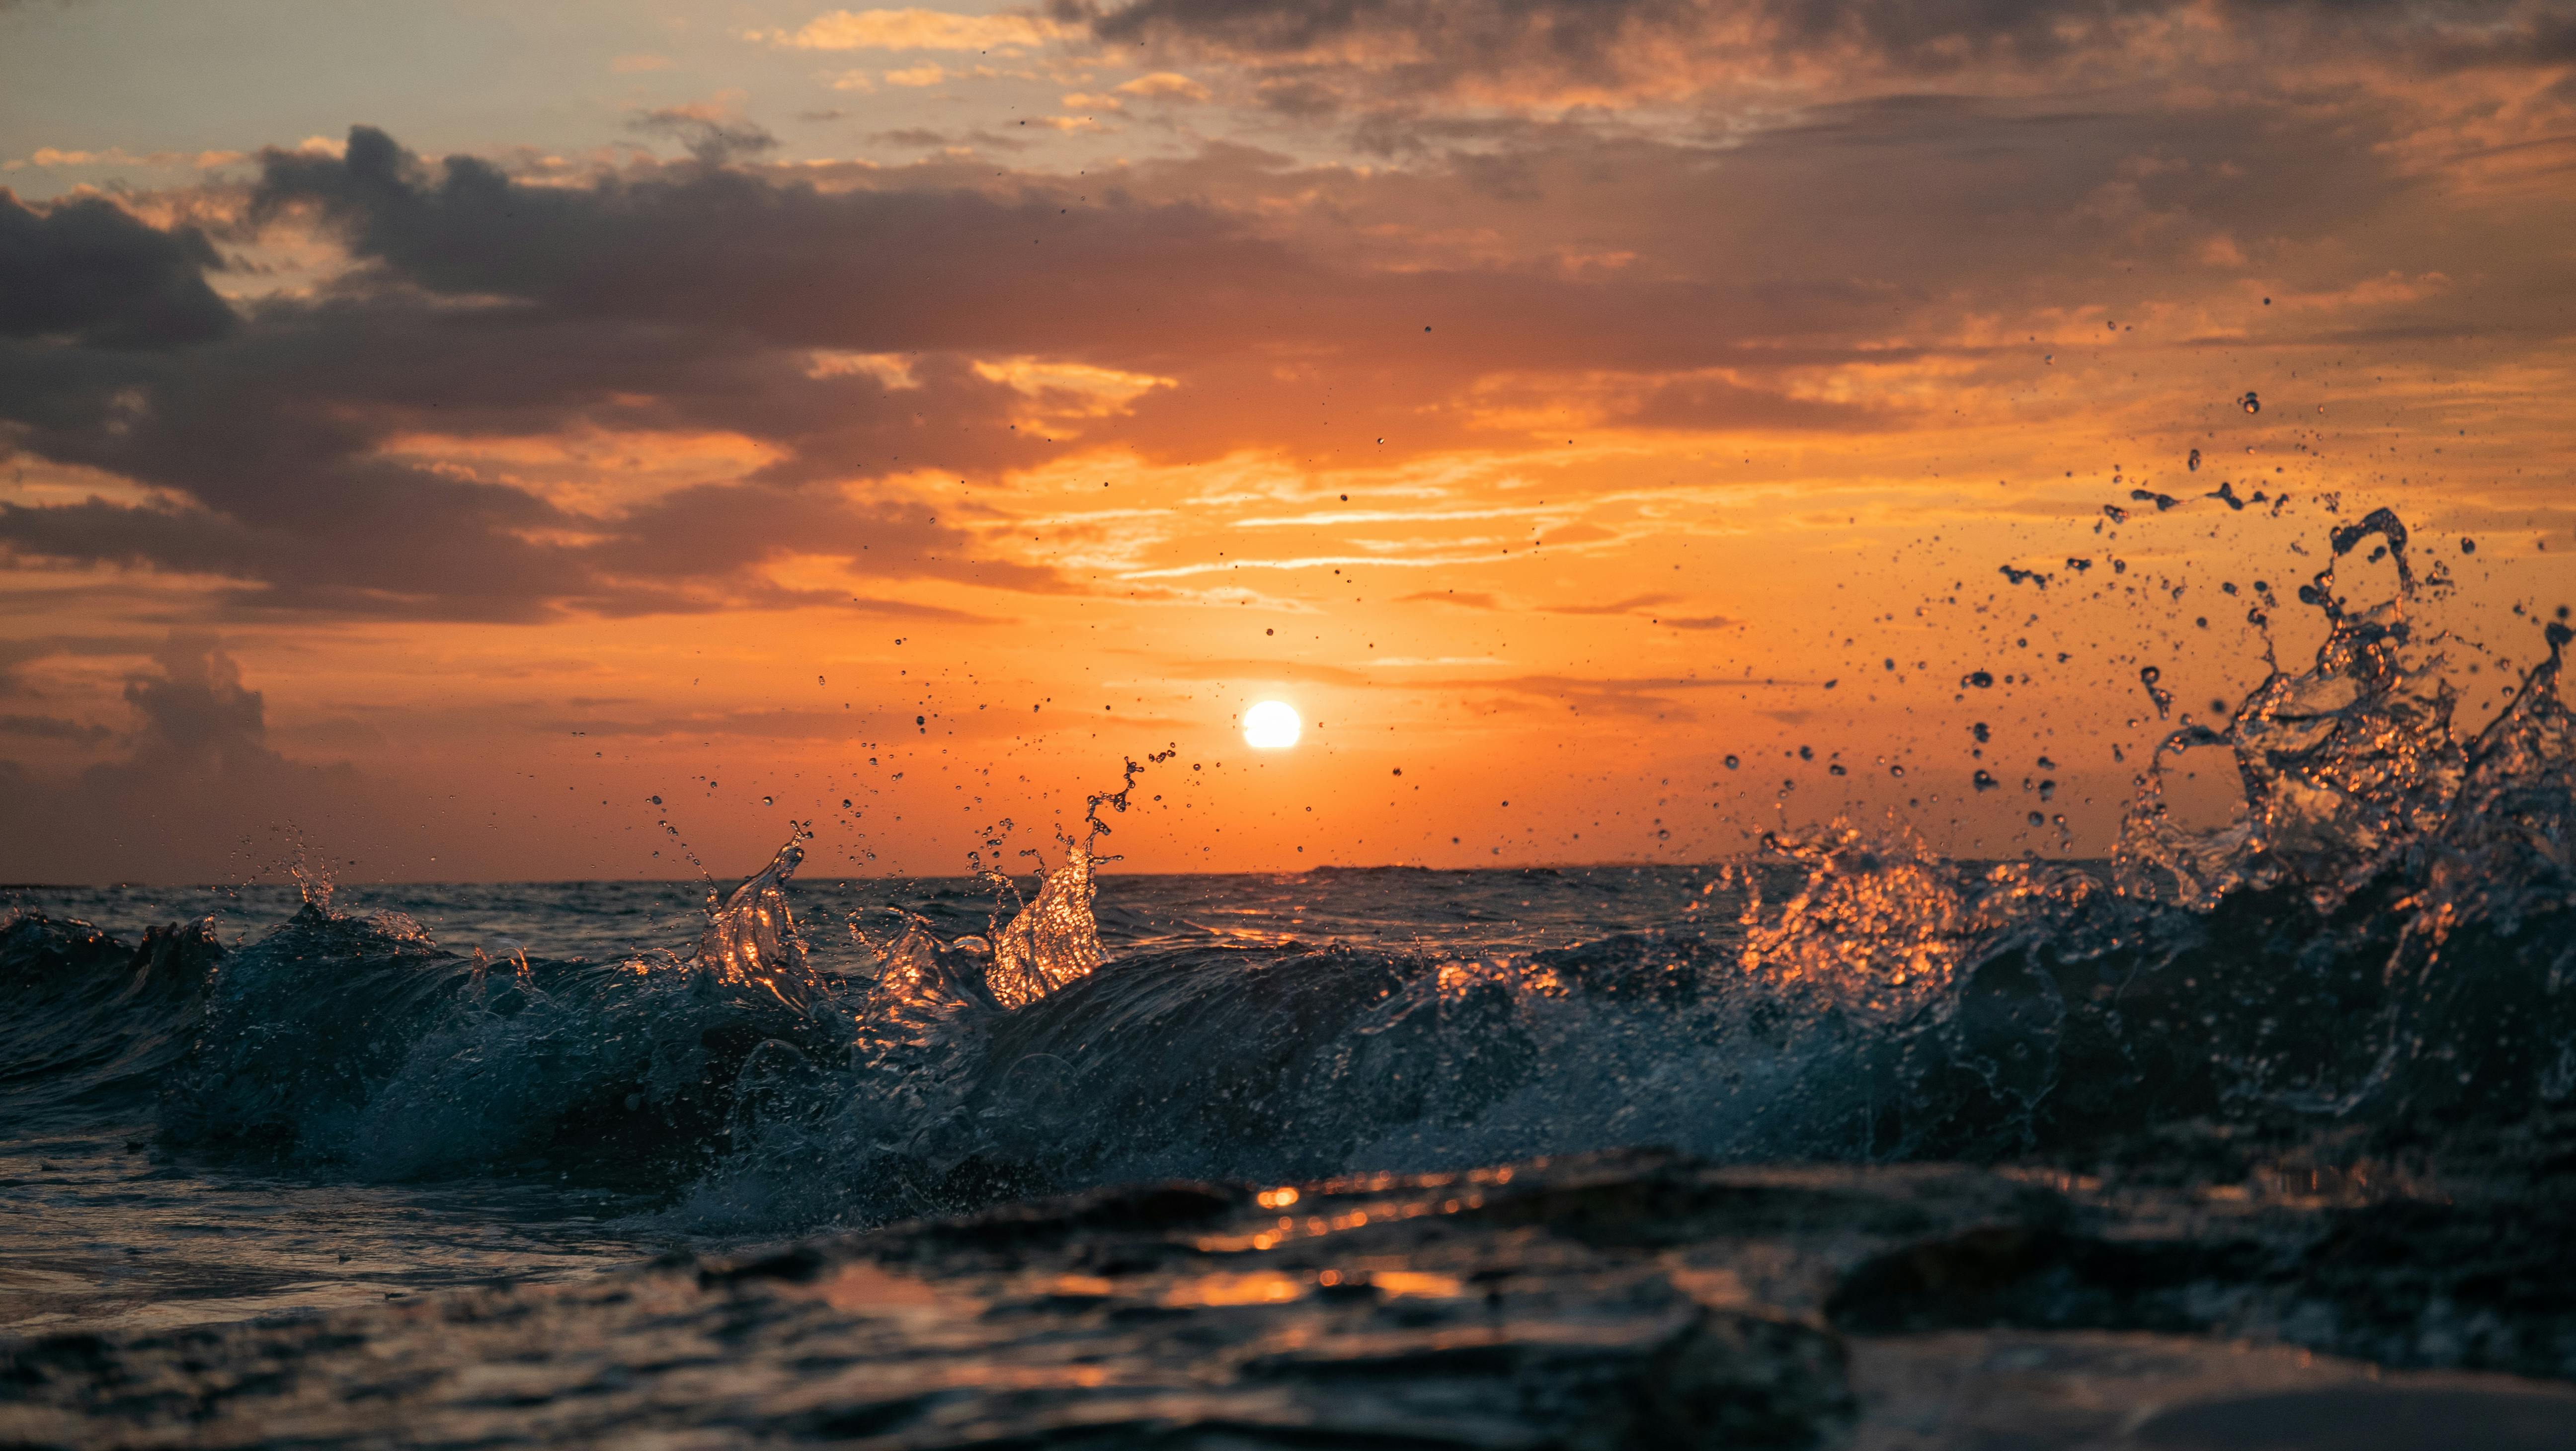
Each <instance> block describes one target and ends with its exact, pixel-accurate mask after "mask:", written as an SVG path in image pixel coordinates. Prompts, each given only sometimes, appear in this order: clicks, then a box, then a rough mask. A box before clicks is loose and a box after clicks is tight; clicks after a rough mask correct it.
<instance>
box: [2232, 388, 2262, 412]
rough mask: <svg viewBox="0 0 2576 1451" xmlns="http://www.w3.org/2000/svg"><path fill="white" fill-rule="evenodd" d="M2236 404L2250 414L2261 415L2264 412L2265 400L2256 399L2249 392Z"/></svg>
mask: <svg viewBox="0 0 2576 1451" xmlns="http://www.w3.org/2000/svg"><path fill="white" fill-rule="evenodd" d="M2236 402H2237V404H2238V406H2240V407H2242V408H2243V409H2244V410H2245V411H2246V412H2248V413H2260V412H2262V411H2263V400H2262V399H2260V398H2257V397H2255V396H2254V395H2253V394H2252V393H2251V392H2248V393H2247V394H2246V395H2245V396H2244V397H2242V398H2239V399H2237V400H2236Z"/></svg>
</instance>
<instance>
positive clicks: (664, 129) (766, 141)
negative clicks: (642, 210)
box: [626, 105, 778, 166]
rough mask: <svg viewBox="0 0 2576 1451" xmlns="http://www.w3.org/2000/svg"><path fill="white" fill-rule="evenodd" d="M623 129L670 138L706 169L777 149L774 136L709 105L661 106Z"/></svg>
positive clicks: (638, 117) (630, 122) (776, 141)
mask: <svg viewBox="0 0 2576 1451" xmlns="http://www.w3.org/2000/svg"><path fill="white" fill-rule="evenodd" d="M626 126H627V129H628V130H630V131H638V132H642V133H644V134H645V135H648V136H668V137H671V138H673V139H675V140H677V141H678V142H679V143H680V144H681V145H682V146H684V147H687V148H688V152H689V154H690V155H691V156H694V157H696V158H697V159H698V160H699V161H700V162H701V163H703V164H705V165H708V166H723V165H725V164H726V163H728V162H733V161H740V160H744V159H746V158H749V157H754V156H758V155H759V154H761V153H762V152H764V151H775V150H777V149H778V138H777V137H775V136H772V135H770V134H769V132H767V131H766V130H763V129H762V128H761V127H759V126H756V125H753V124H752V123H751V122H749V121H745V120H743V119H741V118H740V117H738V116H733V115H731V114H728V113H727V112H725V111H724V110H722V109H721V108H718V107H712V106H705V105H687V106H662V107H658V108H656V109H654V110H650V111H646V112H645V113H643V114H642V115H640V116H637V117H636V118H635V119H633V120H631V121H629V122H627V123H626Z"/></svg>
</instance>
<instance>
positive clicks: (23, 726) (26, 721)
mask: <svg viewBox="0 0 2576 1451" xmlns="http://www.w3.org/2000/svg"><path fill="white" fill-rule="evenodd" d="M115 734H116V732H114V731H112V730H109V729H108V728H107V727H105V726H103V725H96V724H93V723H91V722H89V721H79V720H68V719H65V718H64V717H62V716H58V715H0V735H7V736H25V737H27V738H29V739H31V740H39V741H70V742H72V743H74V744H76V745H84V746H88V745H96V744H98V743H99V742H100V741H104V740H106V739H108V738H109V737H111V736H113V735H115Z"/></svg>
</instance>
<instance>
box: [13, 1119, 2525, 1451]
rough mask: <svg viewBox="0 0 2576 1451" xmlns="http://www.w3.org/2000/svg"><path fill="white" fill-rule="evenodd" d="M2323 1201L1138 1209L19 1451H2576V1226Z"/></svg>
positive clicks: (1846, 1196)
mask: <svg viewBox="0 0 2576 1451" xmlns="http://www.w3.org/2000/svg"><path fill="white" fill-rule="evenodd" d="M2324 1187H2327V1188H2330V1189H2332V1190H2333V1191H2334V1192H2333V1193H2329V1194H2311V1195H2305V1196H2300V1195H2290V1194H2281V1193H2272V1194H2266V1195H2261V1196H2247V1195H2232V1194H2211V1193H2208V1192H2205V1191H2199V1192H2185V1191H2181V1190H2169V1191H2156V1190H2148V1189H2142V1188H2134V1187H2133V1188H2130V1189H2126V1190H2122V1191H2119V1192H2112V1191H2108V1190H2104V1189H2102V1188H2100V1187H2099V1186H2098V1185H2097V1184H2094V1183H2092V1182H2090V1181H2087V1180H2083V1179H2079V1178H2071V1177H2058V1178H2055V1179H2053V1180H2052V1179H2050V1178H2048V1177H2046V1176H2039V1175H2034V1174H2029V1173H2013V1172H2005V1173H1997V1172H1988V1171H1982V1170H1972V1169H1962V1168H1953V1167H1947V1166H1938V1165H1921V1166H1909V1167H1879V1168H1861V1167H1830V1168H1798V1169H1792V1168H1769V1169H1765V1168H1743V1167H1736V1168H1722V1167H1716V1166H1709V1165H1702V1164H1698V1163H1694V1162H1691V1161H1687V1160H1679V1159H1672V1158H1668V1157H1664V1156H1659V1155H1653V1154H1621V1155H1611V1156H1603V1157H1599V1158H1592V1159H1581V1160H1567V1161H1558V1162H1555V1163H1539V1164H1524V1165H1519V1166H1514V1167H1505V1168H1496V1169H1488V1170H1479V1171H1475V1172H1472V1173H1467V1174H1459V1175H1440V1176H1417V1177H1395V1176H1377V1177H1366V1178H1355V1179H1346V1180H1339V1181H1328V1182H1325V1183H1321V1184H1314V1185H1307V1186H1303V1187H1302V1188H1298V1189H1296V1190H1294V1191H1293V1192H1289V1191H1288V1189H1287V1186H1274V1187H1270V1188H1254V1187H1231V1186H1214V1185H1198V1184H1166V1185H1159V1186H1143V1187H1135V1188H1125V1189H1110V1190H1099V1191H1094V1192H1092V1193H1089V1194H1085V1195H1080V1196H1075V1197H1072V1198H1068V1199H1060V1200H1051V1201H1045V1202H1042V1203H1037V1204H1026V1205H1011V1206H1005V1207H1002V1208H997V1209H994V1210H990V1211H987V1212H985V1213H983V1214H980V1215H976V1216H970V1217H966V1218H961V1219H951V1220H942V1221H932V1222H924V1223H915V1224H907V1225H897V1226H891V1227H888V1228H886V1229H882V1230H877V1231H872V1232H868V1233H863V1234H855V1235H846V1236H841V1237H836V1238H830V1239H823V1240H816V1241H810V1242H807V1243H804V1244H800V1245H796V1246H791V1247H786V1248H782V1249H777V1250H774V1251H767V1252H757V1253H749V1254H738V1255H734V1256H730V1257H725V1258H702V1257H696V1256H690V1255H686V1254H676V1253H675V1254H670V1255H666V1256H665V1257H663V1258H662V1259H661V1260H659V1261H656V1262H653V1263H651V1264H649V1265H644V1266H638V1267H634V1268H631V1269H626V1270H621V1271H619V1272H616V1273H613V1274H607V1275H599V1276H591V1277H585V1278H580V1279H575V1280H569V1281H565V1282H561V1283H556V1284H551V1285H523V1286H508V1287H484V1288H475V1289H465V1290H455V1291H449V1292H445V1293H440V1294H435V1295H425V1296H418V1297H411V1298H405V1299H400V1300H395V1301H390V1302H378V1303H375V1304H371V1305H366V1306H363V1307H355V1308H348V1309H342V1310H336V1311H331V1312H327V1313H323V1314H320V1315H316V1316H310V1317H304V1318H297V1319H291V1320H283V1321H280V1320H270V1321H265V1322H253V1323H247V1324H235V1325H229V1326H213V1327H206V1328H200V1329H195V1330H157V1331H156V1330H141V1331H130V1332H123V1333H116V1334H108V1335H100V1334H93V1333H71V1334H64V1335H59V1336H55V1337H52V1338H48V1339H38V1340H31V1341H22V1342H18V1343H16V1344H14V1345H9V1346H7V1347H6V1348H0V1444H10V1445H64V1446H109V1445H116V1446H153V1445H169V1446H179V1445H187V1446H247V1445H253V1444H273V1443H276V1442H281V1441H284V1442H292V1443H295V1444H304V1445H359V1444H404V1445H457V1446H461V1445H468V1444H491V1443H495V1442H533V1443H540V1444H567V1445H568V1444H598V1443H623V1444H643V1443H645V1442H648V1441H650V1442H652V1443H653V1444H665V1445H688V1446H732V1445H751V1444H758V1443H770V1442H777V1441H831V1442H838V1443H843V1444H851V1445H860V1446H871V1447H921V1448H927V1447H952V1446H1002V1445H1010V1446H1036V1445H1046V1446H1103V1447H1106V1446H1169V1447H1206V1448H1217V1447H1230V1448H1242V1447H1268V1446H1313V1445H1366V1446H1377V1447H1425V1448H1429V1447H1550V1446H1559V1447H1569V1448H1571V1447H1603V1448H1607V1447H1629V1446H1635V1447H1649V1446H1653V1447H1666V1446H1763V1445H1777V1446H1797V1445H1819V1444H1823V1445H1837V1444H1839V1445H1859V1446H1865V1447H1873V1448H1890V1451H1893V1448H1922V1451H1929V1448H1936V1447H1937V1448H1970V1447H2002V1446H2014V1447H2033V1448H2036V1447H2084V1446H2097V1447H2207V1448H2219V1447H2230V1448H2233V1447H2243V1448H2290V1447H2307V1446H2324V1445H2334V1446H2339V1447H2384V1448H2411V1447H2419V1446H2420V1447H2427V1448H2429V1447H2433V1446H2457V1445H2480V1446H2488V1447H2500V1448H2520V1447H2543V1446H2563V1445H2568V1444H2571V1437H2576V1392H2571V1391H2570V1390H2569V1389H2567V1388H2565V1387H2563V1386H2555V1385H2551V1384H2549V1383H2548V1382H2546V1381H2540V1380H2532V1379H2522V1378H2518V1377H2517V1375H2515V1374H2512V1373H2517V1372H2518V1373H2520V1375H2522V1376H2542V1377H2550V1378H2566V1377H2568V1376H2569V1375H2570V1374H2571V1372H2576V1269H2571V1265H2570V1259H2569V1256H2568V1255H2567V1254H2566V1252H2565V1249H2564V1246H2565V1245H2566V1243H2567V1242H2568V1231H2569V1230H2570V1229H2571V1228H2576V1222H2571V1221H2570V1219H2569V1211H2568V1210H2566V1209H2563V1208H2561V1209H2550V1208H2546V1207H2536V1205H2538V1206H2545V1205H2546V1204H2547V1203H2548V1202H2549V1200H2548V1199H2547V1198H2542V1199H2540V1200H2538V1201H2534V1200H2531V1199H2522V1200H2519V1201H2518V1202H2517V1201H2512V1200H2504V1199H2486V1198H2482V1197H2481V1196H2479V1195H2478V1194H2476V1193H2475V1192H2473V1190H2472V1191H2467V1192H2463V1191H2462V1190H2461V1186H2452V1189H2451V1191H2449V1192H2446V1193H2445V1194H2444V1196H2443V1197H2440V1198H2420V1197H2412V1196H2405V1197H2398V1198H2382V1197H2374V1196H2371V1195H2364V1194H2356V1193H2352V1192H2349V1191H2350V1188H2351V1186H2350V1185H2348V1184H2345V1185H2330V1186H2324ZM2561 1202H2562V1203H2563V1200H2562V1201H2561ZM2368 1362H2377V1364H2376V1365H2374V1364H2371V1363H2368ZM2499 1372H2502V1373H2499Z"/></svg>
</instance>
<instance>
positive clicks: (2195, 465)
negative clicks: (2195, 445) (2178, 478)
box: [2190, 449, 2200, 473]
mask: <svg viewBox="0 0 2576 1451" xmlns="http://www.w3.org/2000/svg"><path fill="white" fill-rule="evenodd" d="M2190 462H2191V471H2192V472H2193V473H2199V472H2200V450H2199V449H2193V450H2192V451H2191V461H2190Z"/></svg>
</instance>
